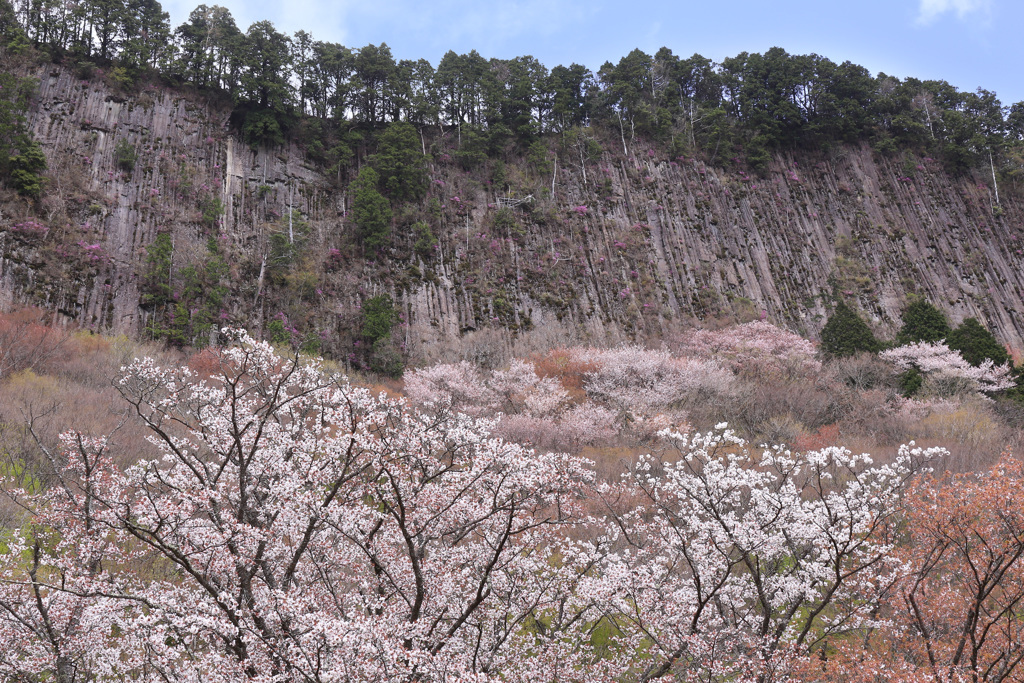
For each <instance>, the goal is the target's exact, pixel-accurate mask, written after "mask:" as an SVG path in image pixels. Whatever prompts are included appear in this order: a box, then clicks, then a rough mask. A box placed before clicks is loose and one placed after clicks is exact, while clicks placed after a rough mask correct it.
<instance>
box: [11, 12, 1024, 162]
mask: <svg viewBox="0 0 1024 683" xmlns="http://www.w3.org/2000/svg"><path fill="white" fill-rule="evenodd" d="M0 31H2V33H3V36H4V38H3V46H4V48H5V49H6V51H7V52H14V53H17V52H24V51H26V50H29V49H31V47H34V48H35V49H37V50H39V51H41V52H42V53H44V54H47V55H49V56H50V57H51V58H52V59H53V60H54V61H58V62H62V63H65V64H68V65H70V66H72V67H75V68H78V69H80V70H83V71H90V70H92V69H93V68H94V67H96V66H99V67H101V68H105V69H107V70H108V71H107V76H108V79H109V80H110V81H111V82H113V83H114V84H115V85H119V86H121V87H123V88H125V89H129V90H130V89H132V88H134V87H135V86H136V85H137V84H139V83H140V82H142V81H144V80H147V79H153V78H156V77H159V78H160V79H162V80H163V81H165V82H166V83H167V84H169V85H174V86H182V85H189V86H192V87H195V88H198V89H201V90H204V91H208V92H216V93H221V94H223V95H225V96H226V97H228V98H230V100H231V103H232V105H233V107H234V117H233V121H234V123H235V125H237V126H238V127H239V128H240V129H241V130H242V132H243V133H244V135H245V137H246V138H247V139H248V140H249V141H250V142H251V143H253V144H261V143H270V144H273V143H280V142H282V141H283V140H284V139H285V137H286V136H287V135H289V134H290V133H292V132H294V131H295V130H296V128H297V123H298V122H299V121H300V120H305V121H312V122H313V124H314V125H313V126H312V127H313V129H314V134H313V135H309V136H307V137H308V139H307V140H306V141H304V142H307V143H308V147H310V149H309V150H308V151H309V152H310V153H311V155H312V156H313V157H320V158H321V160H322V161H328V160H331V159H329V157H331V156H332V154H333V156H335V157H339V158H337V159H333V161H334V163H338V162H342V163H344V162H345V161H346V159H345V157H346V154H345V148H346V145H345V144H344V135H337V134H336V133H337V132H338V131H339V130H340V131H342V132H344V131H346V130H349V129H351V128H352V127H357V128H364V129H367V128H368V129H373V128H377V127H381V126H384V125H386V124H388V123H391V122H396V121H404V122H408V123H411V124H413V125H415V126H417V127H418V128H419V129H420V130H421V131H423V130H425V129H430V128H433V129H434V130H437V131H444V130H450V129H453V128H454V129H456V131H455V134H456V135H457V136H458V137H457V139H458V142H459V145H460V146H462V145H463V144H464V143H466V142H467V139H466V138H467V136H468V138H469V142H470V143H471V144H473V145H476V146H478V147H479V148H480V151H481V152H483V153H485V154H489V155H500V154H502V153H507V152H509V151H513V150H518V151H519V152H522V151H525V150H526V149H527V148H528V146H529V145H530V144H531V143H532V142H533V141H535V140H536V139H537V138H538V137H539V136H542V135H544V134H546V133H561V132H566V131H569V130H571V129H573V128H576V127H584V126H591V125H598V126H601V127H603V128H604V129H606V130H607V131H609V133H614V134H616V135H615V136H616V137H619V138H621V142H622V145H623V147H624V148H626V147H627V145H628V144H629V143H630V142H636V140H637V139H638V138H639V139H641V140H644V141H645V142H651V143H658V144H661V145H666V146H668V148H669V153H670V154H672V155H675V153H677V152H678V153H682V152H684V151H688V150H701V151H703V152H704V154H705V155H706V157H707V158H708V159H709V160H711V161H712V162H716V163H729V162H730V161H731V160H733V159H743V160H745V161H746V162H747V163H748V164H750V165H751V166H753V167H754V168H759V167H763V166H764V164H766V163H767V161H768V159H769V158H770V154H771V152H772V151H773V150H776V149H779V148H786V147H789V148H792V147H820V146H822V145H829V144H834V143H839V142H858V141H867V142H870V143H871V144H872V145H873V147H874V148H875V149H876V150H878V151H880V152H893V151H897V150H899V149H903V148H914V149H920V150H928V151H929V152H930V153H932V154H934V155H935V156H939V157H941V158H942V159H943V161H944V162H945V164H946V166H947V168H948V169H950V170H951V171H954V172H963V171H965V170H967V169H969V168H971V167H972V166H974V165H979V164H981V163H984V164H985V165H986V166H987V165H989V162H990V161H991V163H992V166H993V171H995V165H996V164H997V163H998V164H999V166H1000V169H1001V170H1002V171H1003V172H1004V173H1010V174H1013V173H1019V171H1020V168H1019V167H1020V166H1021V163H1019V161H1020V157H1021V152H1020V145H1019V144H1017V143H1019V142H1020V141H1021V140H1022V138H1024V102H1018V103H1016V104H1013V105H1012V106H1007V107H1004V106H1003V105H1002V103H1001V102H1000V101H999V99H998V98H997V96H996V94H995V93H993V92H990V91H987V90H983V89H980V88H979V89H978V90H977V91H976V92H961V91H959V90H958V89H957V88H955V87H954V86H952V85H950V84H949V83H947V82H945V81H934V80H926V81H922V80H918V79H915V78H906V79H902V80H901V79H899V78H895V77H892V76H888V75H886V74H884V73H882V74H878V75H877V76H872V75H871V73H870V72H869V71H868V70H867V69H865V68H864V67H862V66H859V65H857V64H853V63H851V62H844V63H842V64H836V63H834V62H833V61H831V60H829V59H828V58H826V57H823V56H820V55H816V54H811V55H791V54H788V53H787V52H786V51H785V50H783V49H781V48H772V49H770V50H768V51H767V52H765V53H764V54H757V53H753V54H751V53H747V52H743V53H740V54H738V55H736V56H734V57H729V58H726V59H724V60H722V62H721V63H716V62H714V61H712V60H710V59H708V58H705V57H702V56H701V55H698V54H695V55H693V56H692V57H689V58H682V57H679V56H677V55H675V54H673V52H672V50H670V49H669V48H667V47H665V48H662V49H660V50H659V51H658V52H657V53H656V54H654V55H653V56H652V55H648V54H645V53H644V52H642V51H641V50H634V51H633V52H631V53H629V54H628V55H627V56H625V57H623V58H622V59H620V60H619V61H618V63H617V64H613V63H612V62H606V63H605V64H604V65H603V66H602V67H601V68H600V69H599V70H598V71H597V72H596V73H594V72H592V71H591V70H590V69H588V68H587V67H585V66H581V65H579V64H571V65H569V66H563V65H558V66H555V67H554V68H551V69H549V68H548V67H546V66H545V65H543V64H541V63H540V62H539V61H538V60H537V59H535V58H533V57H531V56H523V57H516V58H514V59H496V58H492V59H486V58H485V57H483V56H481V55H480V54H478V53H477V52H476V51H471V52H469V53H468V54H462V55H459V54H456V53H455V52H452V51H449V52H448V53H447V54H446V55H444V57H443V58H442V59H441V60H440V62H439V63H438V64H437V66H436V67H435V66H433V65H432V64H431V63H430V62H428V61H427V60H425V59H419V60H408V59H402V60H396V59H395V58H394V56H393V55H392V53H391V50H390V49H389V48H388V46H387V45H386V44H383V43H382V44H380V45H367V46H365V47H361V48H350V47H346V46H343V45H339V44H336V43H331V42H325V41H320V40H316V39H315V38H314V37H313V36H312V35H310V34H309V33H307V32H305V31H298V32H296V33H295V34H294V35H293V36H288V35H286V34H284V33H282V32H280V31H278V30H277V29H276V28H275V27H274V26H273V24H272V23H270V22H269V21H259V22H256V23H254V24H253V25H252V26H250V27H249V28H248V30H247V31H245V32H243V31H242V30H241V29H239V27H238V26H237V25H236V24H235V21H234V19H233V18H232V16H231V13H230V12H229V11H228V10H227V9H225V8H223V7H219V6H216V5H214V6H207V5H200V6H199V7H197V8H196V9H195V10H193V11H192V13H191V14H190V15H189V18H188V20H187V21H186V22H185V23H183V24H182V25H181V26H178V27H177V28H172V27H171V25H170V20H169V15H168V14H167V13H166V12H164V11H163V9H162V7H161V6H160V4H159V3H158V2H156V0H127V1H121V0H85V1H84V2H80V3H74V4H68V3H61V2H56V1H54V0H16V1H15V2H14V3H13V4H11V3H10V2H9V1H8V0H0ZM30 46H31V47H30ZM467 129H468V131H467ZM331 139H338V140H341V141H342V144H341V145H336V147H338V149H333V148H330V143H328V145H325V144H324V141H325V140H331Z"/></svg>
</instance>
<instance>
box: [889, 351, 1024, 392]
mask: <svg viewBox="0 0 1024 683" xmlns="http://www.w3.org/2000/svg"><path fill="white" fill-rule="evenodd" d="M879 355H880V356H881V357H882V358H883V359H885V360H888V361H890V362H892V363H894V364H895V365H896V366H897V367H900V368H902V369H904V370H909V369H911V368H915V369H917V370H918V371H919V372H920V373H921V374H923V375H924V376H925V378H926V379H927V380H928V381H929V384H930V386H931V389H932V391H933V392H934V393H936V394H938V395H940V396H955V395H958V394H964V393H970V392H992V391H1002V390H1004V389H1009V388H1010V387H1012V386H1014V382H1013V379H1012V377H1011V369H1010V367H1009V366H1008V365H1000V366H996V365H995V364H994V363H993V362H992V361H991V360H990V359H986V360H985V362H983V363H982V364H981V365H979V366H973V365H971V364H970V363H968V362H967V361H966V360H964V358H963V356H961V355H960V352H959V351H955V350H953V349H950V348H949V347H948V346H946V345H945V344H943V343H934V344H933V343H930V342H915V343H913V344H907V345H905V346H900V347H897V348H895V349H889V350H886V351H882V352H881V353H880V354H879Z"/></svg>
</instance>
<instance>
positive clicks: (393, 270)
mask: <svg viewBox="0 0 1024 683" xmlns="http://www.w3.org/2000/svg"><path fill="white" fill-rule="evenodd" d="M37 76H38V78H39V84H40V86H39V95H38V99H37V101H36V102H35V103H34V104H33V107H32V110H31V120H32V127H33V130H34V132H35V135H36V137H37V139H38V140H39V141H40V143H41V144H42V146H43V148H44V149H45V151H46V153H47V157H48V159H49V161H50V167H51V170H52V175H53V177H54V179H55V182H54V183H51V185H50V187H49V188H48V192H47V199H46V201H44V202H43V213H44V214H45V213H46V212H49V214H48V215H57V214H58V213H60V212H63V214H64V215H68V216H72V217H73V221H71V223H70V224H69V225H64V226H61V228H60V230H61V231H63V232H62V234H61V238H62V240H63V242H62V244H63V246H61V247H59V248H57V247H55V246H53V244H56V242H57V241H59V240H58V239H57V238H58V235H56V234H50V235H48V236H47V237H46V238H45V239H43V240H38V239H36V240H32V239H27V238H24V236H19V235H15V234H14V233H12V232H11V231H8V232H7V233H5V234H4V235H3V243H2V248H0V254H2V260H0V289H2V290H3V302H4V303H5V305H8V306H10V305H16V304H23V303H29V304H37V305H44V306H47V307H49V308H52V309H53V310H55V311H59V312H61V313H62V314H64V315H65V316H68V317H72V318H75V319H77V320H79V321H80V322H82V323H83V324H86V325H89V326H94V327H97V328H103V329H113V330H117V331H124V332H128V333H136V334H137V333H139V332H140V331H141V330H142V329H144V327H145V326H146V324H147V316H148V315H150V312H148V311H147V310H146V309H145V307H143V306H141V305H140V296H141V291H140V284H139V277H140V273H141V272H142V271H143V269H144V268H145V266H146V257H147V253H146V246H147V245H149V244H151V243H152V242H153V240H154V239H155V238H156V236H157V234H158V233H159V232H161V231H166V232H169V233H170V234H171V236H172V239H173V241H174V246H175V252H174V253H175V260H176V263H178V264H184V263H186V262H188V260H189V259H190V258H193V257H194V256H195V255H196V254H199V253H201V252H202V250H203V249H204V248H205V244H206V242H207V240H208V239H209V238H211V237H213V238H215V239H217V240H219V242H220V244H222V245H223V247H224V252H225V253H226V254H227V255H228V256H229V262H230V266H231V268H230V279H231V283H230V285H231V291H232V296H231V303H230V307H229V310H227V311H225V313H224V318H225V320H230V321H233V322H236V323H243V324H249V325H253V326H259V325H262V324H264V323H265V322H266V321H267V320H268V319H269V318H270V317H271V316H272V315H274V314H275V311H274V310H272V308H273V306H272V304H270V303H268V297H267V295H266V289H267V288H268V287H270V286H271V285H270V284H269V283H266V282H264V280H263V279H262V278H261V277H260V274H261V271H263V270H264V269H265V268H264V265H265V263H266V261H265V256H266V255H267V254H268V253H269V247H268V244H269V237H270V235H271V233H273V232H274V231H280V230H283V229H285V226H286V222H287V214H288V211H289V209H294V210H295V211H296V212H297V213H296V214H293V215H295V216H297V217H298V216H300V217H301V219H302V220H303V222H304V223H306V224H308V226H309V232H308V235H307V237H306V240H307V242H306V245H305V247H304V249H305V252H306V254H307V256H306V257H305V258H306V259H307V267H309V268H311V269H312V271H313V273H314V275H315V277H316V278H318V280H317V283H316V284H315V285H312V286H311V287H312V289H310V292H308V293H307V294H306V295H303V296H304V297H305V299H303V300H304V301H306V304H307V305H308V307H309V315H308V316H307V318H306V320H305V321H304V324H306V325H307V326H312V327H315V328H316V329H317V330H319V331H320V332H321V334H322V335H325V336H330V335H332V334H334V335H341V334H344V333H345V331H346V328H349V327H351V326H352V325H354V324H356V321H357V320H358V315H359V306H360V303H361V301H362V300H364V299H365V297H367V296H370V295H373V294H375V293H380V292H387V293H389V294H391V296H392V298H393V299H394V300H395V301H396V302H397V303H398V304H399V308H400V309H401V311H402V313H403V329H402V332H401V335H402V336H403V339H402V341H403V342H404V343H406V344H408V345H410V346H411V347H413V348H415V347H416V346H417V345H421V346H422V345H426V344H430V343H445V342H446V340H451V339H452V338H454V337H455V336H457V335H459V334H461V333H464V332H466V331H467V330H474V329H481V328H482V327H488V326H491V327H498V328H502V329H506V328H507V329H512V330H522V329H529V328H533V329H537V328H543V327H545V326H549V325H554V324H555V323H559V324H560V325H562V326H564V327H566V328H577V329H579V330H582V331H583V334H585V335H587V336H590V337H594V338H600V339H622V338H645V337H653V336H657V335H659V334H662V333H663V332H664V331H665V330H666V329H669V328H672V327H673V326H677V325H678V324H679V321H680V320H683V319H687V318H689V317H696V318H701V317H705V316H709V315H716V314H721V313H723V312H732V313H735V314H739V315H741V316H748V317H751V316H753V317H759V316H760V317H766V318H767V319H769V320H772V321H775V322H779V323H782V324H784V325H786V326H789V327H791V328H793V329H796V330H798V331H800V332H802V333H804V334H806V335H809V336H814V335H816V334H817V332H818V331H819V330H820V328H821V326H822V325H823V324H824V320H825V317H826V315H827V310H828V306H827V304H828V303H829V301H830V300H831V299H832V297H833V296H834V295H835V294H837V293H838V294H839V295H841V296H844V297H845V298H847V299H848V300H853V301H856V302H857V303H858V304H859V306H860V307H861V308H862V309H863V310H864V312H865V313H866V314H867V315H868V316H870V317H871V318H872V319H873V322H874V324H875V326H876V327H877V328H878V329H879V331H880V332H883V333H885V332H891V331H892V330H893V329H894V325H895V323H896V322H897V321H898V318H899V314H900V311H901V309H902V306H903V305H904V303H905V301H906V298H907V296H908V295H909V294H911V293H919V294H922V295H924V296H926V297H927V298H928V299H930V300H931V301H933V302H934V303H935V304H936V305H938V306H939V307H941V308H942V309H944V310H945V311H946V312H947V313H948V314H949V316H950V319H951V320H952V321H953V322H954V323H956V322H959V321H960V320H962V319H963V318H965V317H968V316H975V317H978V318H979V319H981V320H982V321H983V322H985V323H986V324H988V325H989V326H990V327H992V328H993V329H994V330H996V331H997V333H998V335H999V337H1000V338H1001V339H1002V340H1003V341H1005V342H1006V343H1008V344H1010V345H1011V346H1013V347H1015V348H1022V347H1024V303H1022V299H1024V295H1022V293H1024V203H1022V202H1021V200H1019V199H1016V198H1015V197H1007V196H1005V195H1008V194H1009V193H1007V192H1004V198H1003V203H1002V205H1001V206H1000V207H996V206H995V205H994V198H993V194H992V191H991V182H990V179H989V181H988V182H986V180H985V179H984V177H983V176H978V177H977V178H975V177H966V178H953V177H950V176H949V175H947V174H946V173H945V172H944V171H943V170H942V169H941V167H940V165H939V164H938V162H936V161H933V160H929V159H926V158H921V159H916V158H914V159H909V160H908V158H907V157H901V158H898V159H885V158H879V157H878V156H877V155H875V154H873V153H872V152H871V151H870V150H869V149H867V148H864V147H844V148H837V149H833V150H831V151H830V152H827V153H825V152H822V153H814V154H811V153H808V154H802V155H799V156H793V155H788V154H783V155H780V156H778V157H776V158H775V159H774V160H773V162H772V163H771V164H770V167H769V168H768V169H767V171H766V172H764V173H762V174H759V175H755V174H753V173H750V174H748V173H746V172H744V171H741V170H730V171H724V170H722V169H720V168H715V167H712V166H710V165H706V164H704V163H703V162H701V161H700V160H696V159H687V158H679V159H674V160H668V159H664V158H661V157H659V156H658V153H657V152H656V151H654V150H648V149H646V148H640V147H639V146H638V147H637V149H635V150H631V151H630V154H628V155H622V154H618V153H616V154H611V153H607V152H606V153H605V154H604V155H603V156H602V157H601V158H599V159H596V160H594V162H593V163H592V164H591V165H588V168H587V177H586V179H584V177H583V173H582V172H581V169H579V168H578V167H572V166H569V167H559V168H558V170H557V172H556V176H555V183H554V195H553V197H542V196H541V195H542V192H540V189H541V188H545V189H550V186H551V180H550V177H548V178H546V179H540V178H533V179H530V178H529V177H528V176H529V174H528V172H526V171H523V172H522V173H521V174H520V176H519V179H520V180H521V181H523V182H526V181H527V180H529V181H530V182H533V183H534V187H535V188H536V190H537V196H538V201H537V202H535V203H534V204H531V205H526V207H525V210H522V209H514V210H512V211H511V214H508V213H505V214H503V216H504V218H505V223H506V224H501V223H500V222H496V217H497V215H498V214H497V207H496V201H497V199H496V196H495V194H494V192H493V191H492V190H491V189H490V187H489V185H488V184H487V183H486V182H484V181H482V180H480V179H477V178H473V177H472V174H470V175H467V174H465V173H464V172H463V171H461V170H459V169H458V168H457V167H455V166H453V165H451V164H450V163H446V162H444V161H442V160H440V159H438V160H435V161H433V162H431V166H430V173H431V197H432V198H433V199H436V200H437V206H440V207H441V210H440V212H439V214H438V215H437V218H436V221H437V225H436V230H437V233H438V234H437V237H438V239H439V243H438V247H437V250H436V252H435V254H434V256H433V257H432V258H430V259H429V260H428V261H427V262H424V261H423V260H422V258H421V257H419V256H415V255H414V254H412V253H411V252H409V253H406V254H405V255H401V254H391V255H384V256H383V257H382V256H380V255H374V256H372V257H367V256H366V255H362V254H356V255H355V257H352V258H349V259H348V260H346V261H345V262H344V263H343V264H342V265H341V267H328V266H329V264H328V265H327V266H325V265H324V264H325V263H327V262H328V260H329V259H328V258H327V255H328V254H329V253H330V250H331V249H332V248H333V247H334V246H336V245H338V244H339V240H343V239H344V238H345V235H346V232H347V231H351V230H353V228H352V227H351V226H350V225H349V224H347V223H346V220H345V209H346V196H345V193H344V190H343V188H339V187H337V186H336V185H335V184H332V182H331V179H330V178H326V177H324V176H323V175H321V173H320V172H319V171H318V170H317V169H316V168H313V167H312V166H311V165H310V164H308V163H307V162H306V161H305V159H304V157H303V155H302V153H301V150H300V149H298V148H297V147H295V146H294V145H290V146H286V147H282V148H275V149H265V148H261V149H258V150H253V149H251V148H250V147H249V146H248V145H246V144H244V143H242V142H241V141H239V140H238V139H236V137H235V136H234V135H233V133H232V131H231V129H230V128H229V126H228V122H227V114H228V112H227V109H225V108H224V107H223V106H217V105H215V104H210V103H207V102H204V101H203V100H202V99H201V98H198V97H188V96H185V95H183V94H181V93H174V92H171V91H168V90H161V89H157V88H151V89H147V90H143V91H142V92H141V93H139V94H137V95H133V96H131V97H126V96H122V95H118V94H117V93H115V92H112V91H111V90H109V89H108V88H107V87H105V86H104V85H103V83H102V82H101V81H82V80H80V79H79V78H77V77H75V75H74V74H73V73H71V72H69V71H65V70H61V69H52V70H45V71H41V72H40V73H39V74H37ZM121 141H125V142H124V143H122V142H121ZM119 144H121V145H122V147H124V146H125V145H127V146H128V147H130V148H131V149H134V150H135V151H136V152H137V154H138V158H137V159H136V160H135V162H134V167H133V168H131V170H128V168H127V167H126V165H125V164H124V163H121V164H119V163H118V160H117V150H118V145H119ZM456 192H458V193H459V194H455V193H456ZM214 200H216V201H214ZM210 207H214V209H223V212H222V213H220V212H218V211H217V210H213V211H210ZM19 211H22V212H23V211H24V209H23V208H20V207H19V206H13V207H5V208H4V215H3V222H4V224H5V225H4V226H3V227H8V225H9V224H13V223H14V222H16V220H17V219H18V215H19ZM204 211H205V212H206V215H204ZM509 215H511V216H512V225H511V226H510V225H508V224H507V223H508V216H509ZM72 233H73V234H72ZM350 242H351V240H350ZM48 245H49V246H48ZM68 245H70V246H68ZM308 264H313V265H312V266H308ZM314 291H315V293H313V292H314Z"/></svg>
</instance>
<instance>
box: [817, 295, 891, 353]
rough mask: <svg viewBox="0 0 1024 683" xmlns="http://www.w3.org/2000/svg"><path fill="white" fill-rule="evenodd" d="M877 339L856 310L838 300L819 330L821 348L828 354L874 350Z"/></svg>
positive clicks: (876, 348)
mask: <svg viewBox="0 0 1024 683" xmlns="http://www.w3.org/2000/svg"><path fill="white" fill-rule="evenodd" d="M879 346H880V345H879V343H878V340H877V339H875V335H874V334H873V333H872V332H871V328H870V327H868V324H867V323H866V322H864V320H863V319H862V318H861V317H860V316H859V315H857V312H856V311H854V310H853V309H852V308H850V307H849V306H847V305H846V303H845V302H843V301H840V302H839V303H838V304H837V305H836V308H835V310H834V311H832V315H830V316H829V318H828V321H827V322H826V323H825V327H824V328H822V330H821V350H822V351H824V352H825V353H826V354H828V355H830V356H852V355H853V354H855V353H857V352H859V351H870V352H872V353H873V352H875V351H878V349H879Z"/></svg>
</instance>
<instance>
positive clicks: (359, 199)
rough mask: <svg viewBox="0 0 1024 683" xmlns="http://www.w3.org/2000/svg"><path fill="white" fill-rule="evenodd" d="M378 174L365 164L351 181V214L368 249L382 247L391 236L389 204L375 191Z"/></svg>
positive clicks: (374, 249) (360, 237) (373, 249)
mask: <svg viewBox="0 0 1024 683" xmlns="http://www.w3.org/2000/svg"><path fill="white" fill-rule="evenodd" d="M379 182H380V175H379V174H378V173H377V172H376V171H375V170H373V169H372V168H370V167H369V166H365V167H364V168H363V169H362V170H361V171H359V176H358V177H357V178H356V179H355V181H353V182H352V186H351V192H352V216H353V218H354V220H355V224H356V228H357V230H358V235H359V241H360V242H361V243H362V244H363V247H365V248H366V249H367V250H368V251H376V250H378V249H383V248H384V247H386V246H387V245H388V244H389V242H390V237H391V204H390V203H389V202H388V200H387V199H386V198H385V197H384V196H382V195H381V193H380V192H378V191H377V184H378V183H379Z"/></svg>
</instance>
